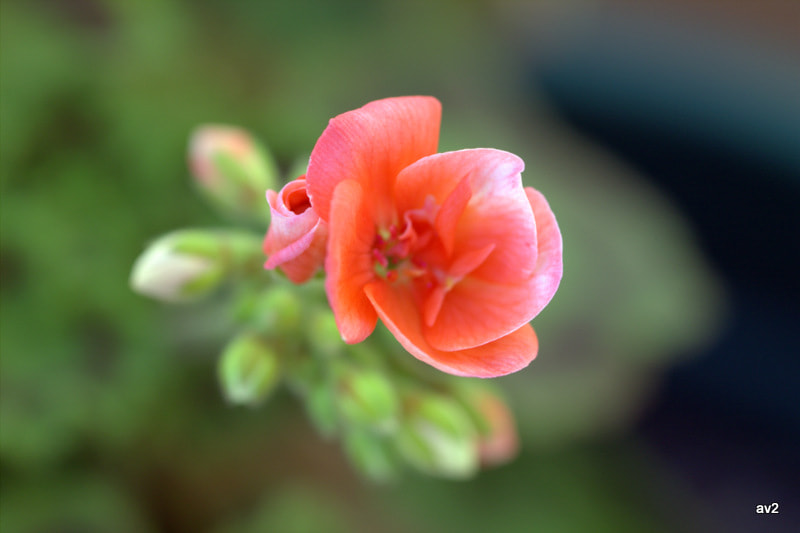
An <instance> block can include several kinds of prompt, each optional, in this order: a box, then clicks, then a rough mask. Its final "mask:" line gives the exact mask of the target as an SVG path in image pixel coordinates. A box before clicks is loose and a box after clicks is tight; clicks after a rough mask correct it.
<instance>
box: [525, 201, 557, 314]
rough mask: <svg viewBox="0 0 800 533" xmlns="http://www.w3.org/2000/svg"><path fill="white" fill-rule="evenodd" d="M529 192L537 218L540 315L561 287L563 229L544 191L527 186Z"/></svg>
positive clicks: (537, 280)
mask: <svg viewBox="0 0 800 533" xmlns="http://www.w3.org/2000/svg"><path fill="white" fill-rule="evenodd" d="M525 194H526V195H527V197H528V201H529V202H530V204H531V208H532V209H533V214H534V216H535V217H536V236H537V245H538V254H537V256H536V273H535V274H534V283H535V285H536V288H535V291H536V294H537V307H538V309H537V310H536V314H537V315H538V314H539V311H541V310H542V309H543V308H544V306H546V305H547V304H548V303H549V302H550V300H551V299H552V298H553V296H554V295H555V293H556V290H558V285H559V284H560V283H561V276H562V275H563V272H564V263H563V257H562V242H561V231H560V230H559V229H558V222H556V216H555V215H554V214H553V210H552V209H550V205H549V204H548V203H547V200H545V198H544V196H543V195H542V193H540V192H539V191H537V190H536V189H534V188H533V187H525Z"/></svg>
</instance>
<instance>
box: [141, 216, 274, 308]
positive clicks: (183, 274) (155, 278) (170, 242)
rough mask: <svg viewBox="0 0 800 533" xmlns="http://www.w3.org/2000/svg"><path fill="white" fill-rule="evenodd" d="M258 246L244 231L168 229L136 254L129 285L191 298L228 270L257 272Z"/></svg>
mask: <svg viewBox="0 0 800 533" xmlns="http://www.w3.org/2000/svg"><path fill="white" fill-rule="evenodd" d="M259 247H260V244H259V242H258V238H257V237H256V236H255V235H251V234H249V233H246V232H239V231H216V230H195V229H190V230H179V231H174V232H172V233H169V234H167V235H164V236H163V237H161V238H159V239H157V240H156V241H155V242H154V243H152V244H151V245H150V246H149V247H148V248H147V249H146V250H145V251H144V253H143V254H142V255H141V256H139V258H138V259H137V260H136V263H135V264H134V265H133V271H132V272H131V280H130V282H131V286H132V287H133V289H134V290H136V291H137V292H139V293H141V294H145V295H147V296H151V297H153V298H158V299H160V300H166V301H169V302H180V301H187V300H192V299H197V298H199V297H201V296H205V295H207V294H208V293H210V292H212V291H213V290H215V289H216V288H217V287H219V285H220V284H221V283H222V281H223V280H224V279H225V278H226V277H227V276H228V275H230V274H236V275H260V273H261V269H260V266H259V263H260V261H261V251H260V249H259Z"/></svg>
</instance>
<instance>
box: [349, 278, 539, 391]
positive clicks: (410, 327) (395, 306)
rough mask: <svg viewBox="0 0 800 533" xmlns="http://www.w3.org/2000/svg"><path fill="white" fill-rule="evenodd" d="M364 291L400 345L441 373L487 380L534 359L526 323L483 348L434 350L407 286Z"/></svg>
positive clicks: (379, 285)
mask: <svg viewBox="0 0 800 533" xmlns="http://www.w3.org/2000/svg"><path fill="white" fill-rule="evenodd" d="M364 291H365V292H366V294H367V297H368V298H369V300H370V301H371V302H372V304H373V305H374V306H375V310H376V311H377V312H378V315H379V316H380V317H381V320H383V323H384V324H386V327H387V328H389V330H390V331H391V332H392V334H394V336H395V337H396V338H397V340H398V341H400V344H402V345H403V347H404V348H405V349H406V350H408V351H409V353H411V354H412V355H413V356H414V357H416V358H417V359H419V360H420V361H423V362H425V363H427V364H429V365H431V366H433V367H435V368H438V369H439V370H442V371H443V372H447V373H450V374H455V375H457V376H469V377H481V378H490V377H496V376H502V375H505V374H510V373H512V372H516V371H518V370H521V369H522V368H525V367H526V366H527V365H528V364H529V363H530V362H531V361H532V360H533V359H534V358H535V357H536V352H537V351H538V348H539V342H538V339H537V338H536V333H535V332H534V331H533V328H532V327H531V326H530V325H529V324H525V325H524V326H522V327H520V328H519V329H517V330H516V331H513V332H511V333H510V334H509V335H506V336H505V337H502V338H500V339H498V340H496V341H494V342H491V343H487V344H484V345H483V346H478V347H475V348H471V349H468V350H457V351H449V352H448V351H442V350H437V349H436V348H434V347H432V346H431V345H430V344H428V342H427V341H426V340H425V337H424V336H423V335H422V329H421V324H422V320H421V316H420V312H419V309H418V308H417V306H416V304H415V301H414V298H413V297H412V295H411V294H410V290H409V288H408V286H404V285H398V284H396V285H391V284H389V283H386V282H385V281H383V280H378V281H374V282H372V283H370V284H368V285H367V286H366V287H365V289H364Z"/></svg>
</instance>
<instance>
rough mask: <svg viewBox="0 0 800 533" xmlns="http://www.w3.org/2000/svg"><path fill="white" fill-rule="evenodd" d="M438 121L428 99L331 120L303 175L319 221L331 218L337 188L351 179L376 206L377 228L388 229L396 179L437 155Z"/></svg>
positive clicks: (375, 106)
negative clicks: (421, 159)
mask: <svg viewBox="0 0 800 533" xmlns="http://www.w3.org/2000/svg"><path fill="white" fill-rule="evenodd" d="M440 119H441V104H440V103H439V101H438V100H437V99H435V98H433V97H430V96H406V97H399V98H386V99H384V100H377V101H374V102H370V103H368V104H367V105H365V106H364V107H361V108H360V109H356V110H354V111H349V112H347V113H343V114H341V115H339V116H337V117H335V118H333V119H331V121H330V123H329V124H328V127H327V128H326V129H325V131H324V132H323V133H322V136H320V138H319V140H318V141H317V144H316V145H315V146H314V150H313V151H312V152H311V158H310V161H309V165H308V172H307V174H306V177H307V179H308V183H309V191H310V194H311V201H312V204H313V205H314V209H316V210H317V212H318V213H319V215H320V217H322V218H323V219H324V220H327V219H328V218H329V217H330V211H331V208H330V206H331V201H332V198H333V191H334V189H335V188H336V186H337V185H338V184H339V182H341V181H342V180H345V179H352V180H355V181H357V182H359V183H360V184H361V187H362V188H363V189H364V192H365V194H366V195H367V197H369V198H370V199H371V201H372V202H373V203H375V204H376V214H378V215H379V216H380V219H379V220H378V221H377V222H378V223H379V224H381V225H382V226H385V225H387V224H388V223H390V222H391V220H390V219H391V216H392V211H391V193H392V188H393V186H394V181H395V178H396V177H397V175H398V174H399V173H400V171H401V170H402V169H403V168H405V167H407V166H408V165H410V164H411V163H413V162H414V161H416V160H418V159H420V158H422V157H425V156H427V155H430V154H433V153H435V152H436V148H437V145H438V142H439V121H440Z"/></svg>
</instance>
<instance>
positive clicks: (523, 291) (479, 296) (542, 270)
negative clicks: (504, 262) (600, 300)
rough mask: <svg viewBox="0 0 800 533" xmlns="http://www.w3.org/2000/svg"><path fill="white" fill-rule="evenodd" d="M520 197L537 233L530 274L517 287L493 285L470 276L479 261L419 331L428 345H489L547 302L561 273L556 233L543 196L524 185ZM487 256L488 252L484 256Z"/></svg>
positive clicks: (512, 284) (551, 296)
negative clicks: (531, 214)
mask: <svg viewBox="0 0 800 533" xmlns="http://www.w3.org/2000/svg"><path fill="white" fill-rule="evenodd" d="M525 194H526V198H527V199H528V200H529V203H530V206H531V208H532V210H533V211H534V213H535V217H536V226H537V232H538V240H537V242H538V253H537V256H536V263H535V266H534V272H533V274H532V275H531V276H530V277H529V278H528V279H527V280H524V281H522V282H518V283H494V282H491V281H486V280H485V279H483V278H480V277H477V276H474V274H475V273H476V272H478V271H479V270H481V269H482V268H483V267H484V265H485V264H486V263H485V262H484V263H483V264H482V265H481V266H479V267H478V268H477V269H476V270H474V271H473V273H472V274H470V275H468V276H467V277H466V278H464V279H463V280H461V281H460V282H459V283H457V284H456V285H455V286H453V288H452V289H451V290H450V291H449V292H448V293H447V294H446V296H445V298H444V299H443V301H442V303H441V307H440V308H439V310H438V314H437V316H436V321H435V322H434V323H433V325H431V326H429V327H423V332H424V335H425V338H426V340H427V341H428V342H429V343H430V344H431V345H432V346H435V347H436V348H439V349H441V350H459V349H466V348H470V347H472V346H480V345H482V344H485V343H487V342H491V341H493V340H494V339H497V338H500V337H502V336H503V335H506V334H508V333H509V332H511V331H514V330H515V329H517V328H519V327H520V326H521V325H522V324H525V323H527V322H529V321H530V320H532V319H533V318H534V317H535V316H536V315H538V314H539V313H540V312H541V310H542V309H544V307H545V306H546V305H547V304H548V303H549V302H550V300H551V299H552V298H553V295H554V294H555V292H556V290H557V289H558V285H559V283H560V281H561V274H562V254H561V233H560V231H559V229H558V224H557V223H556V219H555V216H554V215H553V212H552V210H551V209H550V206H549V205H548V204H547V201H546V200H545V199H544V196H542V195H541V193H539V192H538V191H536V190H534V189H532V188H530V187H527V188H526V189H525ZM493 256H494V252H493V253H492V254H491V255H490V256H489V258H491V257H493ZM487 261H488V259H487Z"/></svg>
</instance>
